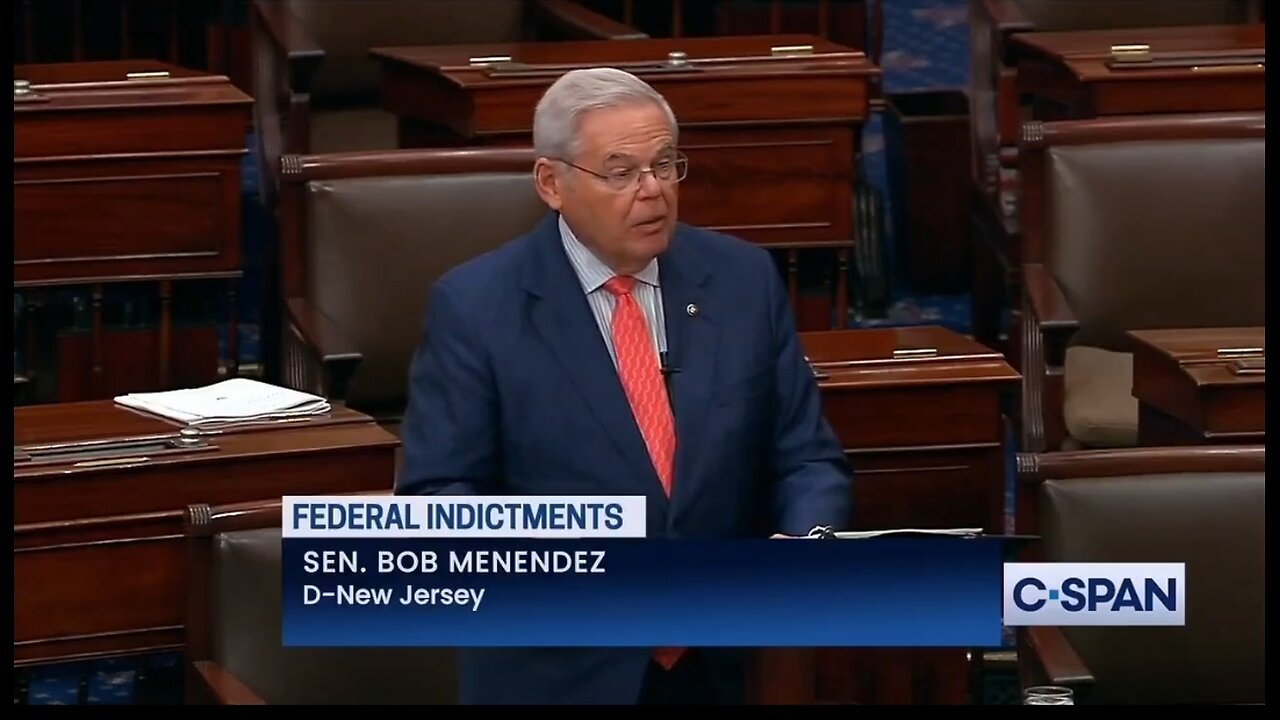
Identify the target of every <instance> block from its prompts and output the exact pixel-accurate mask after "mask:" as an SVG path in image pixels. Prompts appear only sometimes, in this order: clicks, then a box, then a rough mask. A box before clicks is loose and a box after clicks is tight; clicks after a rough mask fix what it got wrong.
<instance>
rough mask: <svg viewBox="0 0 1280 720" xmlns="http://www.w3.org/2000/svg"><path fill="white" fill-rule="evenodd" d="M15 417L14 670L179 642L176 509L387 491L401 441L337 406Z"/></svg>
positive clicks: (47, 412) (72, 407)
mask: <svg viewBox="0 0 1280 720" xmlns="http://www.w3.org/2000/svg"><path fill="white" fill-rule="evenodd" d="M13 423H14V450H13V476H14V477H13V502H14V517H13V533H14V542H13V564H14V568H13V582H14V595H13V602H14V611H13V631H14V641H13V658H14V665H15V666H18V665H32V664H37V663H43V662H51V661H59V660H78V659H85V658H91V657H103V656H112V655H123V654H128V653H140V652H150V651H158V650H170V649H180V648H181V647H183V644H184V641H185V640H184V638H185V635H184V628H183V617H184V613H185V610H186V602H187V594H186V576H185V567H184V565H185V562H184V561H185V548H184V544H183V543H184V541H183V521H184V517H185V513H186V510H187V506H188V505H191V504H195V503H207V504H210V505H223V504H229V503H240V502H250V501H258V500H278V499H279V498H280V497H282V496H284V495H291V494H302V495H307V494H317V495H324V494H340V493H348V492H359V491H366V490H382V489H385V490H388V491H389V490H390V489H391V487H392V485H393V483H394V479H395V452H396V448H397V447H398V446H399V441H398V440H397V439H396V438H395V437H394V436H393V435H391V434H390V433H388V432H387V431H386V430H383V429H381V428H380V427H378V426H377V425H376V424H374V423H373V421H372V420H370V419H369V418H368V417H365V416H364V415H361V414H359V413H356V412H354V411H351V410H347V409H335V410H334V411H333V412H332V413H330V414H329V415H327V416H321V417H316V418H308V419H305V420H297V421H287V422H277V423H271V424H266V425H256V426H244V427H242V428H241V429H239V430H236V429H224V430H222V431H218V432H215V433H213V434H192V433H190V432H185V431H182V429H181V428H180V427H179V425H178V424H176V423H173V422H170V421H168V420H165V419H162V418H158V417H153V416H150V415H147V414H144V413H141V412H138V411H135V410H131V409H129V408H125V407H122V406H119V405H116V404H115V403H113V402H110V401H98V402H85V403H64V404H58V405H34V406H30V407H22V408H16V409H15V410H14V412H13Z"/></svg>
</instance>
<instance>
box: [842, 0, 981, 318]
mask: <svg viewBox="0 0 1280 720" xmlns="http://www.w3.org/2000/svg"><path fill="white" fill-rule="evenodd" d="M967 18H968V5H967V3H966V1H965V0H887V1H886V2H885V3H884V52H883V56H882V57H881V63H880V64H881V71H882V73H883V78H882V79H883V86H884V93H885V94H886V95H888V94H892V93H903V92H919V91H926V90H966V89H967V88H968V83H969V28H968V23H967ZM862 162H863V176H864V177H865V178H866V180H867V182H869V183H870V184H871V185H873V186H875V187H876V188H878V189H879V191H880V196H881V197H882V198H883V199H884V202H885V211H884V216H885V256H886V257H885V261H886V263H885V264H886V267H888V268H890V269H892V268H896V267H897V263H896V262H895V259H896V253H895V247H896V237H897V233H896V232H895V228H894V227H893V221H892V217H893V213H892V208H893V204H894V202H895V201H899V200H900V199H899V198H895V197H893V196H892V194H891V193H890V191H889V179H888V170H887V167H886V158H885V137H884V121H883V118H882V117H881V116H880V115H878V114H877V115H875V116H874V117H873V118H872V119H871V121H870V122H868V123H867V126H866V128H865V130H864V133H863V158H862ZM890 287H891V295H890V297H891V302H890V305H889V308H888V311H887V312H886V314H885V316H884V317H858V316H856V315H855V316H854V317H853V318H852V324H853V325H854V326H856V327H884V326H904V325H941V326H943V327H946V328H948V329H950V330H953V331H955V332H958V333H961V334H968V333H969V332H970V327H971V322H970V315H969V296H968V294H960V295H927V294H919V293H914V292H911V291H910V290H909V289H907V284H906V282H904V281H903V280H902V279H901V278H897V277H891V278H890Z"/></svg>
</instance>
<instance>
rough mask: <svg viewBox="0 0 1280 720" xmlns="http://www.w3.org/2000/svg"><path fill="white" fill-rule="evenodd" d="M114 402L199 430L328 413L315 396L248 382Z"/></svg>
mask: <svg viewBox="0 0 1280 720" xmlns="http://www.w3.org/2000/svg"><path fill="white" fill-rule="evenodd" d="M115 401H116V402H117V403H120V404H121V405H124V406H126V407H131V408H135V409H137V410H142V411H144V412H149V413H154V414H156V415H160V416H162V417H166V418H169V419H171V420H176V421H178V422H181V423H186V424H187V425H192V426H199V427H208V426H211V425H224V424H230V423H242V422H254V421H263V420H275V419H282V418H296V417H307V416H310V415H323V414H325V413H327V412H329V410H330V409H331V408H330V406H329V401H328V400H326V399H324V398H322V397H320V396H318V395H312V394H310V393H304V392H299V391H297V390H291V389H289V388H285V387H279V386H276V385H270V384H267V383H264V382H259V381H257V380H252V379H250V378H232V379H230V380H224V381H222V382H219V383H215V384H213V385H208V386H205V387H199V388H188V389H185V390H170V391H166V392H152V393H129V394H128V395H121V396H119V397H117V398H116V399H115Z"/></svg>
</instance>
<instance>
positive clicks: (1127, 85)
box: [1010, 25, 1266, 120]
mask: <svg viewBox="0 0 1280 720" xmlns="http://www.w3.org/2000/svg"><path fill="white" fill-rule="evenodd" d="M1010 43H1011V44H1012V45H1013V47H1014V48H1016V52H1017V53H1018V58H1019V59H1018V86H1019V89H1020V91H1021V92H1022V93H1024V94H1030V95H1031V97H1032V108H1033V110H1032V112H1033V115H1034V117H1035V119H1037V120H1062V119H1076V118H1089V117H1099V116H1104V115H1142V114H1147V113H1176V112H1223V111H1248V110H1264V109H1266V97H1265V84H1266V67H1265V57H1266V37H1265V26H1264V25H1205V26H1187V27H1161V28H1143V29H1141V30H1134V29H1126V30H1099V31H1089V32H1056V33H1022V34H1019V35H1015V36H1013V38H1012V39H1011V40H1010ZM1126 45H1127V46H1133V45H1142V46H1148V47H1149V53H1148V55H1149V57H1147V59H1145V60H1143V59H1138V60H1136V61H1123V60H1122V58H1123V57H1124V56H1123V54H1116V53H1115V52H1114V48H1116V47H1118V46H1126Z"/></svg>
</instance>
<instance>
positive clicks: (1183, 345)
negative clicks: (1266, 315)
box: [1129, 327, 1267, 445]
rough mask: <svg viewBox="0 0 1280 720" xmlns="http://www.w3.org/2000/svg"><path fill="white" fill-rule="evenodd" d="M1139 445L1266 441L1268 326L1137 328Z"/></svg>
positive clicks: (1135, 369)
mask: <svg viewBox="0 0 1280 720" xmlns="http://www.w3.org/2000/svg"><path fill="white" fill-rule="evenodd" d="M1129 337H1130V338H1132V339H1133V341H1134V354H1133V395H1134V397H1136V398H1137V399H1138V443H1139V444H1141V445H1194V444H1209V443H1262V442H1263V441H1264V440H1265V437H1266V415H1267V413H1266V375H1265V374H1264V373H1265V366H1264V362H1265V360H1266V331H1265V329H1264V328H1260V327H1245V328H1189V329H1176V330H1141V331H1137V330H1135V331H1131V332H1130V333H1129Z"/></svg>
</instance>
